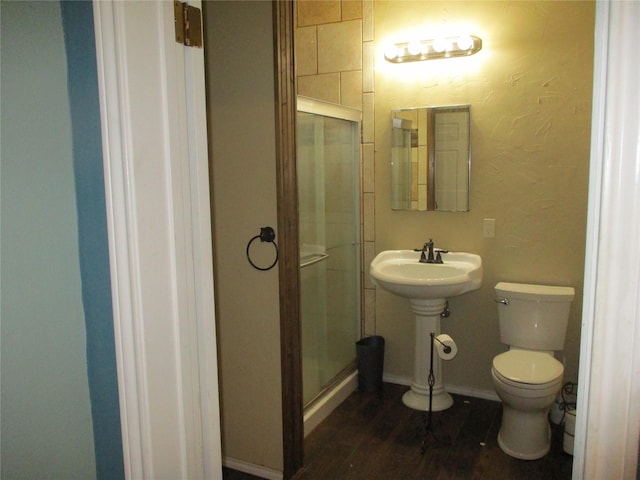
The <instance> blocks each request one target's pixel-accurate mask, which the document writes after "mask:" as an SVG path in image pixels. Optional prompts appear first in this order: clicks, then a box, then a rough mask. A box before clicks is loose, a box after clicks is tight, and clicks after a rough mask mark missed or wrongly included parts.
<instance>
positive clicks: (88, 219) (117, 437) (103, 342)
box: [61, 1, 124, 479]
mask: <svg viewBox="0 0 640 480" xmlns="http://www.w3.org/2000/svg"><path fill="white" fill-rule="evenodd" d="M61 7H62V25H63V29H64V38H65V48H66V52H67V75H68V89H69V105H70V108H71V125H72V133H73V172H74V175H75V185H76V205H77V211H78V245H79V253H80V273H81V276H82V304H83V306H84V315H85V323H86V331H87V368H88V377H89V392H90V395H91V413H92V416H93V431H94V443H95V454H96V472H97V477H98V479H117V478H124V464H123V458H122V438H121V430H120V406H119V401H118V378H117V372H116V359H115V345H114V337H113V311H112V307H111V284H110V275H109V247H108V240H107V219H106V213H105V193H104V170H103V164H102V138H101V132H100V105H99V100H98V77H97V71H96V49H95V37H94V28H93V7H92V4H91V2H88V1H86V2H73V1H64V2H62V3H61Z"/></svg>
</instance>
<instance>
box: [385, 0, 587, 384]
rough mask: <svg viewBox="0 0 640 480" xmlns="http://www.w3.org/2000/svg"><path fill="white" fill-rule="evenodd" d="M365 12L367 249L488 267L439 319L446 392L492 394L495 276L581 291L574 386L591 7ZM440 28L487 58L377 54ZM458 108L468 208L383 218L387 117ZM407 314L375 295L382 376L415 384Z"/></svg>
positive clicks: (455, 5) (428, 7) (394, 5)
mask: <svg viewBox="0 0 640 480" xmlns="http://www.w3.org/2000/svg"><path fill="white" fill-rule="evenodd" d="M374 17H375V42H376V45H375V48H376V52H375V93H376V95H375V113H376V116H375V118H376V122H375V150H376V154H375V242H376V243H375V245H376V250H377V251H378V252H380V251H383V250H388V249H401V248H415V247H419V246H420V245H422V244H423V243H424V242H425V241H427V240H428V239H429V238H430V237H433V239H434V240H435V242H436V245H437V246H439V247H443V248H448V249H450V250H463V251H469V252H474V253H478V254H480V255H481V256H482V259H483V263H484V283H483V287H482V288H481V289H480V290H479V291H476V292H472V293H469V294H466V295H464V296H462V297H459V298H455V299H452V301H451V310H452V315H451V317H450V318H448V319H445V320H444V321H443V331H446V332H447V333H450V334H451V335H452V336H453V337H454V338H455V339H456V341H457V343H458V346H459V355H458V357H457V358H456V359H455V360H453V361H451V362H445V365H444V366H443V374H444V379H445V383H447V384H451V385H455V386H461V387H464V388H467V389H475V390H480V391H482V390H485V391H493V385H492V382H491V376H490V369H491V361H492V358H493V357H494V356H495V355H496V354H498V353H500V352H501V351H503V350H504V349H505V346H504V345H502V344H501V343H500V339H499V330H498V321H497V311H496V307H495V304H494V302H493V297H494V294H493V286H494V285H495V284H496V282H498V281H513V282H523V283H542V284H555V285H571V286H573V287H575V288H576V292H577V295H576V299H575V301H574V303H573V305H572V309H571V318H570V324H569V328H568V332H567V341H566V348H565V352H564V356H566V380H572V381H577V368H578V352H579V337H580V318H581V303H582V282H583V263H584V243H585V228H586V210H587V175H588V162H589V141H590V136H589V132H590V118H591V116H590V112H591V84H592V68H593V60H592V57H593V32H594V4H593V3H592V2H446V3H444V2H378V1H376V2H375V7H374ZM443 26H447V27H451V28H454V29H455V28H456V27H459V26H461V27H463V28H465V29H467V28H468V30H467V31H468V33H470V34H474V35H477V36H479V37H481V38H482V39H483V45H484V46H483V49H482V51H480V52H479V53H478V54H476V55H475V56H473V57H469V58H463V59H454V60H437V61H431V62H418V63H413V64H405V65H394V64H391V63H388V62H386V61H385V60H384V59H383V57H382V52H383V45H384V44H385V42H387V41H392V40H395V41H402V40H403V39H406V38H407V35H410V34H411V33H412V31H414V30H422V31H423V32H424V34H425V35H429V32H434V31H438V30H439V29H440V28H442V27H443ZM438 33H444V32H438ZM457 103H469V104H471V117H472V118H471V123H472V125H471V143H472V158H473V160H472V172H471V211H470V212H469V213H448V212H426V213H425V212H394V211H391V208H390V202H391V197H390V165H389V162H390V145H389V143H390V142H389V141H390V138H391V133H390V111H391V109H396V108H405V107H415V106H426V105H446V104H457ZM484 218H494V219H496V236H495V238H483V235H482V224H483V219H484ZM445 260H446V257H445ZM411 318H412V314H411V311H410V309H409V305H408V302H407V301H406V300H403V299H401V298H398V297H395V296H393V295H390V294H388V293H386V292H384V291H382V290H381V289H377V291H376V325H377V333H378V334H380V335H383V336H384V337H385V338H386V340H387V344H386V358H385V373H386V374H387V375H392V376H396V377H399V378H407V379H409V378H410V377H411V375H412V363H413V344H414V342H413V332H414V330H413V322H412V321H411ZM561 357H562V355H561Z"/></svg>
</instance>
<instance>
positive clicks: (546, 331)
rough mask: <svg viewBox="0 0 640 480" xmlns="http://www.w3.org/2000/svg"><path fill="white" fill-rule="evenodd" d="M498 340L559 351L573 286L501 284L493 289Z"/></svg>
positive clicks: (562, 346) (526, 346) (567, 318)
mask: <svg viewBox="0 0 640 480" xmlns="http://www.w3.org/2000/svg"><path fill="white" fill-rule="evenodd" d="M495 292H496V300H497V301H498V302H499V303H498V320H499V323H500V341H501V342H502V343H505V344H507V345H510V346H512V347H519V348H526V349H530V350H547V351H551V350H562V349H563V348H564V339H565V335H566V333H567V323H568V321H569V308H570V307H571V302H572V300H573V297H574V296H575V291H574V289H573V288H572V287H555V286H549V285H529V284H524V283H506V282H500V283H498V284H497V285H496V286H495Z"/></svg>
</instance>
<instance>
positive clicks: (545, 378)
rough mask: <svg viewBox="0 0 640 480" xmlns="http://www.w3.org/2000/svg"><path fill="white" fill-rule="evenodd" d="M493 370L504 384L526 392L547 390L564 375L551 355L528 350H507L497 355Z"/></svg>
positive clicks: (560, 366)
mask: <svg viewBox="0 0 640 480" xmlns="http://www.w3.org/2000/svg"><path fill="white" fill-rule="evenodd" d="M493 370H494V372H495V374H496V376H497V377H498V378H499V379H500V380H501V381H503V382H504V383H506V384H508V385H512V386H514V387H518V388H522V389H527V390H538V389H544V388H547V387H549V386H550V385H551V384H554V383H556V382H557V381H558V380H559V379H560V378H561V377H562V374H563V373H564V367H563V365H562V363H560V362H559V361H558V360H556V359H555V358H553V357H552V356H551V355H549V354H547V353H543V352H535V351H530V350H509V351H508V352H504V353H501V354H500V355H497V356H496V357H495V358H494V359H493Z"/></svg>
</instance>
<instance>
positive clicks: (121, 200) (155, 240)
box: [93, 0, 222, 479]
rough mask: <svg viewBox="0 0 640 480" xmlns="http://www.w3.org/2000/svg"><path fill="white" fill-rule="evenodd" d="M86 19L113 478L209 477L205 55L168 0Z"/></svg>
mask: <svg viewBox="0 0 640 480" xmlns="http://www.w3.org/2000/svg"><path fill="white" fill-rule="evenodd" d="M190 3H191V4H192V5H193V6H197V7H199V8H200V7H201V2H198V1H191V2H190ZM93 9H94V25H95V37H96V57H97V67H98V91H99V97H100V111H101V124H102V125H101V128H102V145H103V162H104V176H105V194H106V210H107V229H108V239H109V261H110V272H111V286H112V301H113V323H114V336H115V346H116V363H117V372H118V390H119V400H120V414H121V424H122V439H123V457H124V466H125V476H126V478H136V479H138V478H139V479H145V478H149V479H153V478H190V479H191V478H193V479H197V478H212V479H219V478H221V475H222V460H221V442H220V412H219V403H218V402H219V401H218V393H219V392H218V371H217V352H216V331H215V310H214V295H213V262H212V240H211V225H210V201H209V181H208V180H209V174H208V152H207V130H206V125H207V123H206V114H205V109H206V101H205V85H204V52H203V49H199V48H187V47H184V46H183V45H181V44H179V43H176V40H175V27H174V4H173V2H120V1H117V0H95V1H94V2H93Z"/></svg>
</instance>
